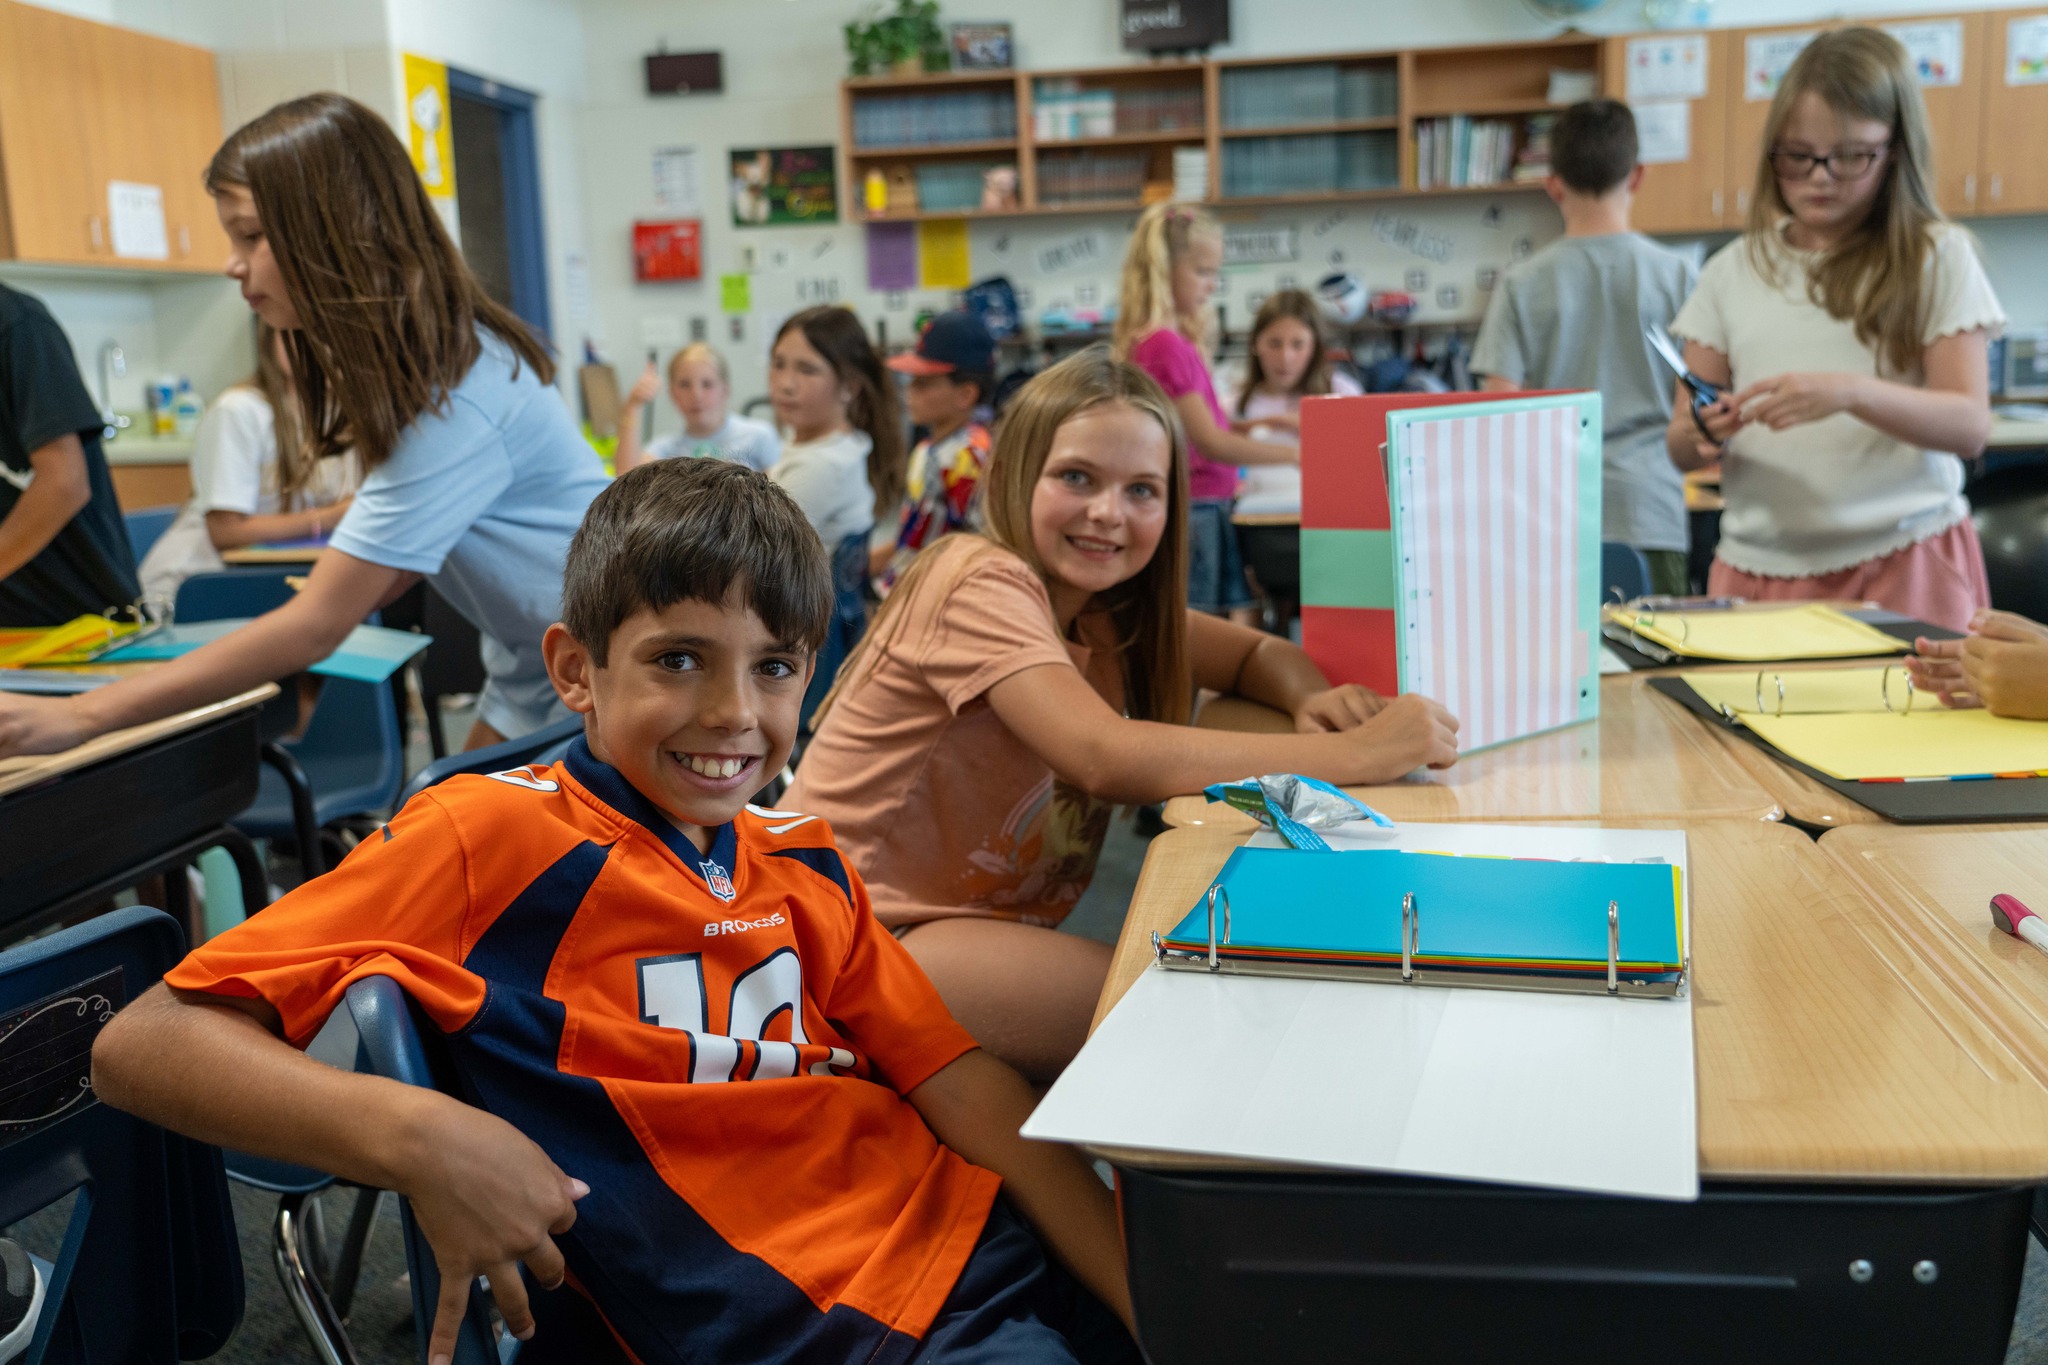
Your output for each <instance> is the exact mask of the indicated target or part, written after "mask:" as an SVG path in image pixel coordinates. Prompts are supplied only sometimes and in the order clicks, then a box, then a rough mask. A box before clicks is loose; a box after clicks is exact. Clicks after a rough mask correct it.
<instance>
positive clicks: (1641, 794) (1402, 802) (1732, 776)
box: [1165, 674, 1780, 831]
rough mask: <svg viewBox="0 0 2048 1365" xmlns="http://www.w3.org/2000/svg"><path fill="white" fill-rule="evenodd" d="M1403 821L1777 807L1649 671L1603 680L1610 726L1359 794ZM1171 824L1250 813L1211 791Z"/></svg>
mask: <svg viewBox="0 0 2048 1365" xmlns="http://www.w3.org/2000/svg"><path fill="white" fill-rule="evenodd" d="M1200 723H1201V724H1203V725H1206V726H1210V727H1211V728H1215V729H1243V730H1252V729H1270V728H1273V727H1275V726H1278V727H1279V728H1282V729H1291V728H1292V727H1291V725H1289V723H1288V722H1287V720H1286V718H1285V717H1283V716H1281V715H1280V714H1279V713H1278V712H1275V711H1271V710H1268V709H1267V708H1265V707H1262V706H1254V705H1252V704H1250V703H1247V702H1242V701H1237V700H1235V699H1231V698H1219V699H1218V700H1216V701H1213V702H1211V703H1210V704H1209V705H1208V706H1206V707H1204V708H1203V710H1202V714H1201V717H1200ZM1351 790H1353V791H1354V792H1356V793H1357V795H1358V796H1359V798H1360V799H1361V800H1363V801H1365V802H1366V803H1367V804H1369V805H1371V806H1372V807H1373V808H1374V809H1376V810H1380V811H1383V812H1385V813H1386V814H1387V815H1390V816H1392V817H1393V818H1394V819H1396V820H1423V821H1445V820H1577V819H1599V818H1602V817H1606V818H1636V819H1648V820H1678V819H1693V820H1700V819H1713V818H1717V817H1725V818H1731V819H1747V820H1765V819H1772V818H1775V817H1776V816H1777V815H1779V814H1780V811H1779V808H1778V804H1777V802H1776V801H1775V800H1774V799H1773V798H1772V796H1771V793H1770V792H1769V791H1767V790H1766V789H1765V788H1764V787H1763V786H1762V785H1761V784H1760V783H1759V782H1758V781H1757V780H1756V778H1754V777H1753V776H1751V775H1750V773H1749V772H1748V771H1747V770H1746V769H1745V768H1744V767H1743V766H1742V765H1741V764H1740V763H1738V762H1737V761H1736V756H1735V755H1734V754H1733V753H1732V752H1731V751H1730V749H1729V747H1728V743H1727V741H1726V740H1725V739H1724V738H1723V737H1721V736H1719V735H1716V734H1715V733H1714V732H1713V730H1712V728H1711V727H1709V726H1707V725H1704V724H1701V723H1700V722H1699V721H1698V720H1696V719H1695V718H1693V717H1692V716H1691V715H1689V714H1687V713H1686V710H1685V708H1684V707H1682V706H1680V705H1679V704H1678V703H1677V702H1675V701H1672V700H1671V699H1670V698H1669V697H1663V696H1659V695H1658V694H1657V693H1655V692H1653V691H1651V690H1650V689H1649V687H1648V686H1647V683H1646V681H1645V679H1644V678H1643V677H1642V676H1641V675H1639V674H1627V675H1624V674H1612V675H1610V676H1608V677H1605V678H1602V679H1601V681H1600V718H1599V720H1598V721H1596V722H1594V723H1591V724H1586V725H1574V726H1570V727H1568V728H1566V729H1563V730H1557V731H1554V732H1552V733H1550V734H1547V735H1538V736H1536V737H1535V738H1533V739H1525V740H1518V741H1516V742H1515V743H1512V744H1504V745H1501V746H1500V747H1499V748H1496V749H1490V750H1488V751H1486V752H1485V753H1480V754H1473V755H1470V756H1468V757H1465V758H1461V759H1460V760H1458V762H1457V764H1456V766H1454V767H1452V768H1450V769H1448V770H1447V771H1444V772H1424V773H1417V774H1413V775H1411V776H1409V777H1407V778H1404V779H1402V780H1401V781H1399V782H1392V783H1388V784H1386V785H1385V786H1379V787H1355V788H1352V789H1351ZM1165 818H1166V823H1167V824H1169V825H1185V826H1193V825H1209V826H1214V827H1217V828H1223V829H1233V830H1238V831H1244V830H1248V829H1250V828H1251V827H1252V822H1251V820H1250V818H1249V817H1247V816H1245V815H1243V814H1240V813H1239V812H1237V811H1235V810H1232V809H1231V808H1230V807H1228V806H1224V805H1220V804H1215V803H1211V802H1209V801H1207V800H1205V799H1204V798H1203V797H1202V796H1201V795H1199V794H1196V795H1192V796H1177V797H1175V798H1174V799H1173V800H1171V801H1169V802H1167V804H1166V812H1165Z"/></svg>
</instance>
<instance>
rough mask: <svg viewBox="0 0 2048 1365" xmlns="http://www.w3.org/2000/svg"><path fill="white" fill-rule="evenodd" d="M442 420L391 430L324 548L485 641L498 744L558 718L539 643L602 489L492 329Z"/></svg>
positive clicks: (488, 706)
mask: <svg viewBox="0 0 2048 1365" xmlns="http://www.w3.org/2000/svg"><path fill="white" fill-rule="evenodd" d="M478 334H479V337H480V338H481V340H482V342H483V352H482V354H480V355H479V356H478V357H477V360H476V363H475V364H474V365H472V366H470V367H469V373H468V374H466V375H464V376H463V377H462V382H461V383H460V384H457V385H456V386H455V387H454V388H453V389H452V390H450V391H449V393H448V394H447V397H446V401H445V403H444V404H443V406H442V409H441V411H438V412H436V411H434V410H432V409H429V410H428V411H426V412H424V413H422V414H420V416H419V417H417V418H416V419H414V421H413V423H412V425H411V426H409V427H407V428H406V429H405V430H404V431H403V432H401V433H400V434H399V438H398V446H397V448H396V449H394V450H393V451H392V452H391V457H390V458H389V459H387V460H386V461H385V462H384V463H383V464H381V465H379V466H378V467H377V468H375V469H373V470H371V471H370V473H369V474H368V475H367V476H366V477H365V478H364V479H363V486H362V488H361V489H360V490H359V491H358V492H357V493H356V500H355V501H354V502H352V503H350V504H349V509H348V512H347V514H346V515H345V516H343V517H342V519H341V525H340V526H338V527H336V528H335V531H334V539H333V541H332V544H333V546H334V548H336V549H337V550H340V551H342V552H343V553H345V554H351V555H354V556H355V557H356V558H357V559H366V560H368V561H369V562H370V563H372V564H382V565H384V566H385V567H387V568H392V569H403V570H406V571H408V572H411V573H418V574H424V575H426V576H427V578H428V579H429V580H431V581H432V583H433V585H434V590H435V591H436V592H438V593H440V594H441V595H442V596H443V597H445V598H447V599H448V605H450V606H452V607H454V608H455V610H457V611H458V612H461V613H462V615H463V617H464V619H466V620H468V621H469V623H470V624H471V625H473V626H475V627H476V628H477V630H478V631H479V632H480V633H481V634H482V636H483V649H482V651H481V653H482V655H483V664H484V672H485V674H486V680H485V683H484V690H483V693H482V694H481V695H480V696H479V697H478V698H477V715H478V717H479V718H480V719H482V720H483V722H484V723H485V724H487V725H489V726H490V727H491V728H492V729H494V730H496V731H497V732H498V733H499V734H501V735H505V736H507V737H508V738H510V737H517V736H519V735H524V734H527V733H529V732H531V731H534V730H537V729H539V728H540V727H541V726H543V725H545V724H547V723H548V722H549V721H550V720H551V719H554V718H557V717H560V716H565V715H567V714H568V712H567V710H566V709H565V708H563V707H562V705H561V703H560V700H559V699H558V698H557V697H556V696H555V689H554V685H553V684H552V683H550V682H549V681H548V673H547V665H546V664H545V663H544V662H543V661H542V658H541V652H540V637H541V635H542V634H543V633H544V632H545V631H546V630H547V628H548V626H549V625H550V624H552V623H553V622H554V621H555V620H557V619H558V618H559V617H560V616H561V612H562V560H563V557H564V556H565V555H566V554H567V553H568V550H569V538H570V537H571V536H573V535H574V534H575V533H576V528H577V527H578V526H579V525H581V524H582V522H583V513H584V510H585V509H586V508H588V507H589V506H590V500H591V499H592V498H594V497H596V496H597V495H598V493H599V492H601V491H602V490H603V488H604V486H605V484H606V482H607V480H606V478H605V472H604V467H603V466H602V465H601V464H599V463H598V460H597V452H596V451H594V450H592V449H591V448H590V443H589V442H587V441H585V440H584V439H583V437H582V435H581V434H580V433H579V432H578V431H577V430H576V424H575V423H574V422H572V421H570V420H569V410H568V408H567V407H565V406H564V405H563V403H562V395H561V394H559V393H557V392H556V391H555V390H554V389H552V388H550V387H549V386H548V385H545V384H543V383H541V382H540V377H539V376H538V375H536V374H535V373H534V372H533V366H531V365H528V364H526V363H525V362H524V361H519V362H518V363H517V365H516V369H517V371H518V372H517V374H516V375H515V374H514V369H515V364H514V361H515V357H514V356H513V353H512V350H511V348H510V347H508V346H506V345H505V343H504V342H503V341H500V340H499V339H498V338H497V336H495V335H494V334H493V333H491V332H489V331H486V330H484V329H481V328H479V329H478Z"/></svg>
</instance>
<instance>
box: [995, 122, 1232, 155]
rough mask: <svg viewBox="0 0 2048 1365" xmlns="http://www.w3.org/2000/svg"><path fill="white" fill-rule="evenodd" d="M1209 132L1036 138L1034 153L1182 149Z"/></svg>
mask: <svg viewBox="0 0 2048 1365" xmlns="http://www.w3.org/2000/svg"><path fill="white" fill-rule="evenodd" d="M1208 137H1209V134H1208V130H1207V129H1204V128H1183V129H1181V130H1180V131H1179V132H1174V133H1111V134H1109V135H1108V136H1107V137H1034V138H1032V139H1031V147H1032V150H1033V151H1039V152H1064V151H1070V150H1071V151H1086V150H1087V149H1088V148H1090V147H1162V146H1173V147H1181V146H1186V145H1188V144H1190V143H1196V142H1206V141H1207V140H1208Z"/></svg>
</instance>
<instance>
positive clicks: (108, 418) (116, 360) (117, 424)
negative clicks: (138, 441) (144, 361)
mask: <svg viewBox="0 0 2048 1365" xmlns="http://www.w3.org/2000/svg"><path fill="white" fill-rule="evenodd" d="M127 377H128V357H127V356H126V355H125V354H123V353H122V350H121V346H120V343H119V342H116V341H113V340H111V339H110V340H107V341H103V342H101V343H100V421H102V422H104V423H105V424H106V428H107V430H106V437H105V439H108V440H112V439H113V437H114V435H115V434H116V433H117V432H119V431H121V430H122V429H123V428H125V427H126V426H128V424H129V422H130V421H131V419H130V418H127V417H123V416H121V415H120V414H119V413H117V412H115V411H114V381H115V380H116V379H126V378H127Z"/></svg>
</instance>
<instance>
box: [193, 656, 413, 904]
mask: <svg viewBox="0 0 2048 1365" xmlns="http://www.w3.org/2000/svg"><path fill="white" fill-rule="evenodd" d="M264 748H265V754H264V757H265V759H266V760H267V766H266V767H265V768H264V770H263V773H262V778H261V781H260V782H259V784H258V786H257V789H256V799H255V801H253V802H252V803H250V806H249V809H247V810H245V811H243V812H242V813H241V814H240V815H238V816H236V817H235V819H234V825H235V828H236V829H239V830H241V831H242V832H243V833H244V834H247V835H248V836H249V837H250V838H252V839H289V840H291V841H292V842H293V843H295V844H296V845H298V850H299V865H300V868H301V870H302V871H303V872H304V873H305V875H306V876H307V877H317V876H319V875H320V874H321V873H322V872H324V871H326V870H327V851H326V849H325V847H324V846H323V845H324V842H325V841H326V840H327V839H328V837H329V836H328V835H327V833H326V831H327V830H328V829H329V828H330V827H331V826H333V825H335V824H336V823H338V822H340V821H343V820H349V819H356V818H360V817H371V816H376V815H380V814H382V813H384V812H387V811H389V810H390V809H391V807H392V805H393V804H394V803H395V802H396V801H397V799H398V789H399V786H400V785H401V784H402V783H403V782H404V781H405V736H404V734H403V733H402V732H401V731H400V729H399V724H398V706H397V703H396V702H395V701H394V700H393V698H392V695H391V688H390V686H389V685H387V684H385V683H366V682H354V681H351V680H349V679H347V678H327V679H325V680H324V681H323V685H322V686H321V688H320V700H319V702H318V703H317V704H316V705H315V706H314V708H313V718H312V719H311V720H310V721H308V722H307V723H306V732H305V733H304V734H303V735H301V736H299V738H298V739H297V740H286V741H279V742H277V743H275V744H271V745H265V746H264ZM294 769H295V770H296V771H294ZM336 842H337V843H338V842H339V841H338V840H337V841H336Z"/></svg>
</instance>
